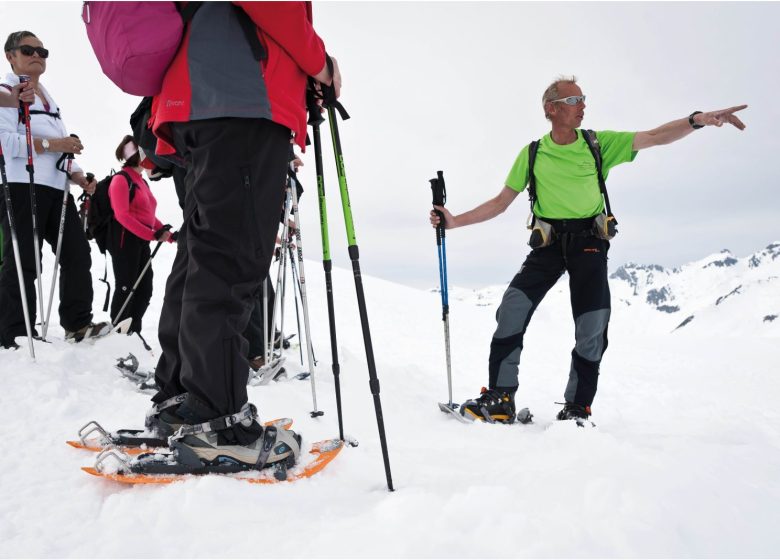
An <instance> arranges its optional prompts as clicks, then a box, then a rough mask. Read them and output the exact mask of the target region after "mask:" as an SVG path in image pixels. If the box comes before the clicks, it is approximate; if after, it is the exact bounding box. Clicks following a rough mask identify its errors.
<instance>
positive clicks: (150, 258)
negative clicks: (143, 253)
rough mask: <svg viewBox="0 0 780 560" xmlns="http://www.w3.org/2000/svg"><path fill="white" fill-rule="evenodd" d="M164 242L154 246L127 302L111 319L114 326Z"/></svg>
mask: <svg viewBox="0 0 780 560" xmlns="http://www.w3.org/2000/svg"><path fill="white" fill-rule="evenodd" d="M164 229H166V230H169V229H171V226H168V225H166V226H165V228H164ZM163 243H164V241H158V242H157V246H156V247H155V248H154V251H152V254H151V255H150V256H149V260H148V261H146V265H145V266H144V268H143V270H142V271H141V274H139V275H138V280H136V281H135V284H134V285H133V289H132V290H130V293H129V294H127V297H126V298H125V302H124V303H123V304H122V307H121V308H120V309H119V313H117V314H116V317H114V319H113V321H111V327H112V328H116V326H117V325H118V324H119V319H120V318H121V317H122V313H123V312H124V310H125V308H126V307H127V305H128V304H129V303H130V300H131V299H133V296H134V295H135V291H136V290H137V289H138V286H140V284H141V280H143V278H144V275H145V274H146V271H147V270H149V267H150V266H152V261H153V260H154V257H155V256H156V255H157V251H159V250H160V247H162V244H163Z"/></svg>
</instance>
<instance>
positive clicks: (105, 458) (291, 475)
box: [82, 438, 344, 484]
mask: <svg viewBox="0 0 780 560" xmlns="http://www.w3.org/2000/svg"><path fill="white" fill-rule="evenodd" d="M262 439H263V438H261V440H262ZM343 448H344V442H343V441H341V440H339V439H329V440H324V441H318V442H317V443H314V444H313V445H312V446H311V449H310V450H309V454H310V455H312V456H313V457H314V458H313V459H312V460H310V461H309V462H307V463H305V464H302V465H298V466H296V467H294V468H293V469H292V470H290V469H289V467H288V463H289V458H288V459H287V460H286V461H279V462H277V463H274V464H273V475H269V473H268V470H269V469H264V470H262V471H257V470H254V469H252V470H249V471H242V472H239V473H237V474H231V475H230V477H231V478H233V479H235V480H242V481H244V482H249V483H253V484H273V483H279V482H284V481H287V482H293V481H295V480H300V479H302V478H308V477H310V476H312V475H314V474H316V473H318V472H320V471H321V470H322V469H324V468H325V467H326V466H327V465H328V464H330V462H331V461H333V459H335V457H336V455H338V454H339V452H340V451H341V450H342V449H343ZM169 455H170V454H169ZM153 457H156V461H158V462H162V461H163V460H164V458H165V455H162V454H157V455H154V456H153ZM139 460H141V458H140V457H139V458H138V459H132V458H130V457H128V456H123V455H122V454H121V453H119V452H118V451H117V450H116V449H106V450H104V451H103V453H101V454H100V455H99V456H98V457H97V460H96V462H95V466H94V467H82V470H83V471H84V472H87V473H89V474H91V475H93V476H98V477H101V478H105V479H108V480H113V481H115V482H120V483H123V484H170V483H173V482H181V481H183V480H187V479H189V478H190V476H189V475H187V474H184V475H182V474H145V473H136V472H133V466H132V465H133V464H134V463H136V462H137V461H139ZM146 461H147V462H148V460H146Z"/></svg>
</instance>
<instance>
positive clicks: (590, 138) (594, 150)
mask: <svg viewBox="0 0 780 560" xmlns="http://www.w3.org/2000/svg"><path fill="white" fill-rule="evenodd" d="M580 132H582V138H583V139H584V140H585V143H586V144H587V145H588V149H590V153H591V154H592V155H593V159H594V160H595V161H596V173H597V174H598V178H599V189H600V190H601V194H602V195H603V196H604V206H606V209H607V216H610V217H612V218H613V219H614V220H615V224H616V225H617V223H618V222H617V219H616V218H615V216H614V214H612V209H611V208H610V206H609V195H608V194H607V183H606V181H604V172H603V170H602V161H601V145H600V144H599V139H598V138H597V137H596V133H595V132H594V131H592V130H585V129H582V130H580Z"/></svg>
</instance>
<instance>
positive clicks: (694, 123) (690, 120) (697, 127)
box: [688, 111, 704, 130]
mask: <svg viewBox="0 0 780 560" xmlns="http://www.w3.org/2000/svg"><path fill="white" fill-rule="evenodd" d="M700 114H701V111H694V112H693V113H691V114H690V115H688V122H689V123H690V125H691V128H693V129H694V130H698V129H700V128H704V125H703V124H696V121H694V120H693V117H695V116H696V115H700Z"/></svg>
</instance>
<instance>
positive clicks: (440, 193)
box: [430, 171, 458, 412]
mask: <svg viewBox="0 0 780 560" xmlns="http://www.w3.org/2000/svg"><path fill="white" fill-rule="evenodd" d="M437 175H438V176H437V177H436V178H435V179H431V180H430V183H431V191H432V192H433V204H434V205H436V206H444V204H445V203H446V202H447V189H446V188H445V186H444V172H443V171H438V172H437ZM434 211H435V212H436V215H437V216H439V220H440V221H439V225H438V226H436V248H437V250H438V252H439V291H440V292H441V320H442V321H443V322H444V350H445V353H446V356H447V388H448V389H449V398H450V400H449V401H448V402H447V404H444V403H439V408H440V409H441V410H442V412H452V411H454V410H457V408H458V405H457V404H455V403H453V402H452V360H451V358H450V301H449V288H448V286H447V244H446V238H445V234H444V231H445V228H444V225H445V224H444V214H443V213H442V212H441V210H434Z"/></svg>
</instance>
